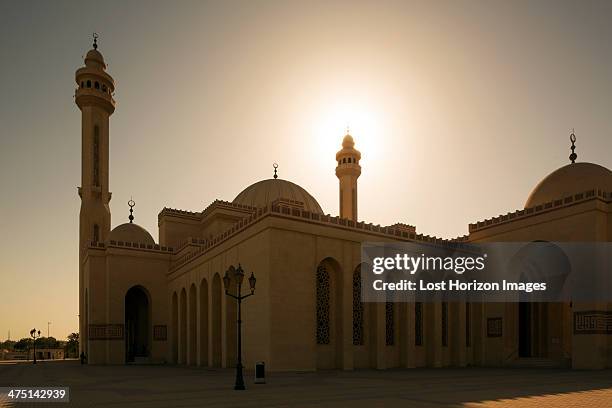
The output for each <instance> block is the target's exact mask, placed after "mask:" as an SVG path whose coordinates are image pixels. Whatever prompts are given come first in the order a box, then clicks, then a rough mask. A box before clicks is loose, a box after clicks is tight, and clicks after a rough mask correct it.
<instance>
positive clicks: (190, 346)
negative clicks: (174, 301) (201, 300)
mask: <svg viewBox="0 0 612 408" xmlns="http://www.w3.org/2000/svg"><path fill="white" fill-rule="evenodd" d="M197 304H198V290H197V289H196V285H195V283H192V284H191V286H190V287H189V311H188V315H187V316H188V320H189V326H188V336H187V337H188V341H187V363H188V364H189V365H195V364H197V354H198V348H197V347H198V346H197V344H198V343H197V342H198V309H197Z"/></svg>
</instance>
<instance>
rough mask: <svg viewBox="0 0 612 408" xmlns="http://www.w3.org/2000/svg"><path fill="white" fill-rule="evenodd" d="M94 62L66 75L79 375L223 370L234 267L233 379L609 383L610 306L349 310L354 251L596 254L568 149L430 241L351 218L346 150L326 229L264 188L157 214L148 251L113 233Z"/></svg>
mask: <svg viewBox="0 0 612 408" xmlns="http://www.w3.org/2000/svg"><path fill="white" fill-rule="evenodd" d="M97 48H98V47H97V44H96V42H95V41H94V46H93V49H91V50H90V51H89V52H88V53H87V55H86V57H85V61H84V62H85V66H83V67H81V68H79V69H78V70H77V71H76V75H75V79H76V83H77V89H76V91H75V102H76V104H77V106H78V107H79V109H80V110H81V113H82V116H81V121H82V169H81V177H82V178H81V186H80V187H79V188H78V194H79V197H80V198H81V210H80V227H79V234H80V235H79V312H80V315H79V316H80V323H79V324H80V327H79V330H80V333H81V342H80V347H81V351H82V352H84V353H85V355H86V356H87V362H88V363H89V364H127V363H170V364H186V365H197V366H202V367H233V366H234V365H235V362H236V358H237V351H236V348H237V328H236V315H237V310H236V308H237V305H236V301H235V300H234V299H232V298H231V297H229V296H226V294H225V285H224V279H223V278H224V276H225V273H226V271H227V270H228V269H229V268H230V266H235V267H237V266H238V265H239V264H240V265H241V266H242V268H243V269H244V271H245V287H246V279H248V277H249V276H251V273H253V274H254V277H256V287H255V295H254V296H252V297H250V298H249V299H248V301H247V302H246V303H245V304H244V307H243V308H242V320H243V325H242V336H243V339H244V341H243V353H242V354H243V355H242V357H243V361H244V364H245V366H246V367H252V366H253V364H254V363H255V362H256V361H264V362H265V363H266V366H267V368H268V369H269V370H275V371H283V370H296V371H297V370H300V371H302V370H310V371H312V370H322V369H344V370H351V369H358V368H376V369H386V368H394V367H402V368H412V367H444V366H456V367H464V366H473V365H475V366H497V367H505V366H515V365H531V366H545V367H552V366H558V367H572V368H576V369H585V368H588V369H600V368H609V367H612V307H611V305H610V304H606V303H593V304H577V303H574V304H572V303H571V302H569V303H465V302H463V303H461V302H448V303H445V302H437V303H435V302H434V303H419V302H414V303H391V302H387V303H384V302H383V303H362V302H361V297H360V293H361V277H360V268H361V264H360V262H361V256H360V247H361V243H362V242H366V241H377V242H397V241H402V242H430V243H437V242H444V241H461V242H503V241H519V242H531V241H537V240H544V241H551V242H554V241H577V242H594V241H603V242H606V241H610V239H611V237H612V172H610V170H608V169H607V168H605V167H602V166H599V165H597V164H593V163H585V162H579V163H576V162H575V160H576V154H575V153H573V149H572V155H571V156H570V161H571V163H569V164H567V165H564V166H562V167H560V168H559V169H557V170H555V171H553V172H552V173H550V174H549V175H548V176H546V177H544V178H543V179H542V181H541V182H540V183H539V184H538V185H537V186H535V188H534V189H533V191H532V192H531V193H530V194H529V195H528V197H527V200H526V202H525V206H524V208H521V209H518V210H516V211H515V212H512V213H508V214H505V215H501V216H498V217H493V218H488V219H485V220H483V221H478V222H475V223H473V224H470V225H469V234H468V235H466V236H463V237H460V238H456V239H453V240H442V239H439V238H433V237H429V236H423V235H420V234H417V232H416V228H415V227H414V226H411V225H405V224H402V223H397V224H393V225H389V226H380V225H373V224H370V223H365V222H363V221H361V220H360V219H359V218H358V211H357V209H358V195H357V187H358V178H359V176H360V174H361V166H360V159H361V154H360V152H359V151H358V150H356V148H355V142H354V140H353V138H352V137H351V136H350V135H348V134H347V135H346V136H344V139H343V140H342V148H341V150H340V151H338V152H337V153H336V162H337V167H336V176H337V178H338V180H339V202H340V207H339V208H340V214H339V215H337V216H332V215H329V214H326V213H325V212H324V211H323V209H322V208H321V206H320V205H319V203H318V202H317V200H316V199H315V197H314V196H313V195H312V194H310V193H309V192H308V191H306V190H305V189H304V188H302V187H300V186H299V185H297V184H294V183H292V182H290V181H288V180H282V179H280V178H277V177H276V174H275V176H274V178H271V179H268V180H262V181H259V182H257V183H255V184H253V185H251V186H248V187H246V188H245V189H244V190H243V191H242V192H241V193H240V194H238V195H237V196H236V197H235V198H234V199H233V200H231V201H224V200H221V199H219V200H215V201H214V202H212V203H210V205H208V207H206V208H204V209H203V210H200V209H198V210H197V211H187V210H178V209H171V208H164V209H162V210H161V212H160V213H159V216H158V226H159V235H158V238H157V240H156V239H155V238H153V236H152V235H151V234H150V233H149V232H148V231H146V230H145V229H143V228H142V227H140V226H138V225H137V224H135V223H133V217H131V216H130V220H129V222H128V223H125V224H121V225H119V226H117V227H115V228H113V229H112V230H111V213H110V208H109V202H110V199H111V192H110V191H109V187H110V185H109V136H110V135H109V119H110V116H111V115H112V114H113V112H114V110H115V100H114V98H113V95H114V91H115V82H114V80H113V78H112V77H111V76H110V75H109V74H108V73H107V72H106V64H105V61H104V58H103V56H102V54H101V53H100V52H99V51H98V49H97ZM573 141H574V140H572V142H573ZM330 159H331V158H330ZM491 188H495V187H491ZM500 188H501V187H500ZM231 285H232V284H231V283H230V288H229V290H230V292H231V293H235V292H234V290H235V287H231ZM246 291H247V292H248V287H247V288H246Z"/></svg>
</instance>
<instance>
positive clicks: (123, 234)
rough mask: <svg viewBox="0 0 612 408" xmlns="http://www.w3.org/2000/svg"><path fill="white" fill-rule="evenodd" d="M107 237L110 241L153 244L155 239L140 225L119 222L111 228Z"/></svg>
mask: <svg viewBox="0 0 612 408" xmlns="http://www.w3.org/2000/svg"><path fill="white" fill-rule="evenodd" d="M108 239H109V240H111V241H122V242H138V243H139V244H151V245H155V240H154V239H153V237H152V236H151V234H149V233H148V232H147V230H146V229H144V228H142V227H141V226H140V225H137V224H130V223H125V224H121V225H118V226H116V227H115V228H113V230H112V231H111V232H110V235H109V236H108Z"/></svg>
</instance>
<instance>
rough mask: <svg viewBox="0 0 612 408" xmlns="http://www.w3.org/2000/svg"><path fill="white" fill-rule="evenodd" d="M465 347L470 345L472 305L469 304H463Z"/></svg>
mask: <svg viewBox="0 0 612 408" xmlns="http://www.w3.org/2000/svg"><path fill="white" fill-rule="evenodd" d="M465 345H466V347H470V346H471V345H472V305H471V304H470V302H467V303H466V304H465Z"/></svg>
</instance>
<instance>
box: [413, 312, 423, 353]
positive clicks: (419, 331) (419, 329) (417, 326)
mask: <svg viewBox="0 0 612 408" xmlns="http://www.w3.org/2000/svg"><path fill="white" fill-rule="evenodd" d="M414 345H415V346H422V345H423V303H422V302H416V303H415V304H414Z"/></svg>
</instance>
